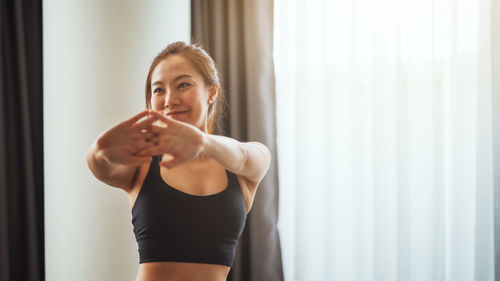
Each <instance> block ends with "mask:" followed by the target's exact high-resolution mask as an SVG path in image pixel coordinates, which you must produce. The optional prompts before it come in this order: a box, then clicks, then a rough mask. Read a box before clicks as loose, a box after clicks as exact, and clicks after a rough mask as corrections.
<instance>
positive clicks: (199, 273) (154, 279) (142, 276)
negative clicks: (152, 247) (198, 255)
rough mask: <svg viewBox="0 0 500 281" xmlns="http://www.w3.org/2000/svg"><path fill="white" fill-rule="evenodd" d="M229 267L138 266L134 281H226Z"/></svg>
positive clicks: (165, 263)
mask: <svg viewBox="0 0 500 281" xmlns="http://www.w3.org/2000/svg"><path fill="white" fill-rule="evenodd" d="M229 269H230V268H229V266H225V265H218V264H205V263H185V262H148V263H141V264H139V271H138V273H137V277H136V278H135V281H188V280H189V281H226V279H227V275H228V273H229Z"/></svg>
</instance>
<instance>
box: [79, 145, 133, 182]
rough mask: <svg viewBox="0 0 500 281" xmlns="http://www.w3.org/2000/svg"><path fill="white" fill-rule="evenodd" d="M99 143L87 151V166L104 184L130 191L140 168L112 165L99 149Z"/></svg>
mask: <svg viewBox="0 0 500 281" xmlns="http://www.w3.org/2000/svg"><path fill="white" fill-rule="evenodd" d="M96 143H97V141H96V142H95V143H94V144H93V145H92V146H91V147H90V148H89V149H88V151H87V165H88V166H89V169H90V171H91V172H92V174H94V176H95V177H96V178H97V179H98V180H100V181H102V182H103V183H105V184H107V185H110V186H114V187H119V188H122V189H124V190H129V189H131V188H132V186H133V184H134V179H135V175H136V173H137V169H138V166H130V165H120V164H113V163H110V162H109V161H108V160H107V159H106V158H105V157H104V156H103V153H102V152H100V151H99V149H98V148H97V144H96Z"/></svg>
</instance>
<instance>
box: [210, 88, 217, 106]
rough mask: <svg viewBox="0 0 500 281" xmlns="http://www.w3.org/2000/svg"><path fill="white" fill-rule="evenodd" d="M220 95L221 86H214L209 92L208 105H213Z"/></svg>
mask: <svg viewBox="0 0 500 281" xmlns="http://www.w3.org/2000/svg"><path fill="white" fill-rule="evenodd" d="M218 94H219V86H212V87H210V88H209V90H208V104H212V103H213V102H214V101H215V99H216V98H217V95H218Z"/></svg>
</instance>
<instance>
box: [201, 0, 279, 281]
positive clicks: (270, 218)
mask: <svg viewBox="0 0 500 281" xmlns="http://www.w3.org/2000/svg"><path fill="white" fill-rule="evenodd" d="M191 11H192V13H191V21H192V36H193V37H192V38H193V41H194V42H199V43H201V44H202V45H203V46H204V47H205V48H206V49H207V51H208V52H209V54H210V55H211V56H212V57H213V58H214V60H215V62H216V64H217V66H218V68H219V70H220V71H221V73H222V80H223V87H224V89H225V91H226V96H227V99H228V103H229V108H228V116H227V118H226V119H225V120H224V122H223V124H224V125H223V128H218V130H217V132H218V133H220V134H225V135H228V136H231V137H233V138H235V139H238V140H240V141H259V142H262V143H264V144H265V145H266V146H267V147H268V148H269V150H270V151H271V154H272V163H271V167H270V168H269V171H268V173H267V175H266V177H265V178H264V179H263V181H262V182H261V184H260V186H259V188H258V191H257V194H256V197H255V201H254V205H253V207H252V211H251V212H250V214H249V217H248V219H247V224H246V227H245V230H244V232H243V235H242V238H241V240H240V243H239V244H238V248H237V253H236V258H235V265H234V266H233V268H232V269H231V272H230V274H229V280H233V281H243V280H245V281H251V280H254V281H267V280H269V281H271V280H273V281H279V280H283V273H282V263H281V248H280V241H279V235H278V230H277V219H278V174H277V172H278V170H277V154H276V125H275V124H276V122H275V105H276V102H275V86H274V65H273V53H272V52H273V1H270V0H257V1H241V0H238V1H230V0H214V1H203V0H192V1H191Z"/></svg>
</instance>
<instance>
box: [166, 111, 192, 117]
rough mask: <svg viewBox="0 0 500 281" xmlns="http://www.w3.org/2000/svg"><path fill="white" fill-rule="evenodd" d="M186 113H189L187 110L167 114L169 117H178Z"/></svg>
mask: <svg viewBox="0 0 500 281" xmlns="http://www.w3.org/2000/svg"><path fill="white" fill-rule="evenodd" d="M186 112H188V111H187V110H186V111H176V112H169V113H167V116H176V115H179V114H182V113H186Z"/></svg>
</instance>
